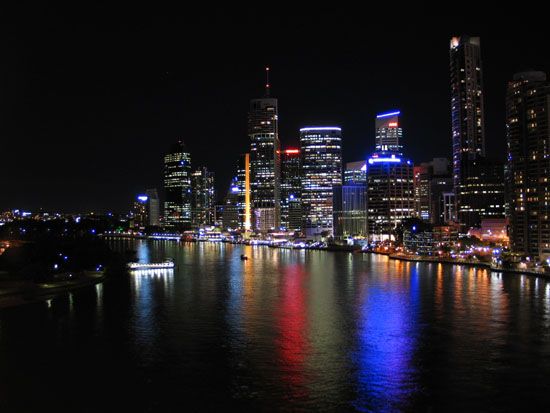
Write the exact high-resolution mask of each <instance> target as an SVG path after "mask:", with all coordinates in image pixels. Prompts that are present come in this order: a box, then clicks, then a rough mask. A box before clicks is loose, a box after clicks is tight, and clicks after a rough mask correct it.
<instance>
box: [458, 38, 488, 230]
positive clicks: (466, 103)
mask: <svg viewBox="0 0 550 413" xmlns="http://www.w3.org/2000/svg"><path fill="white" fill-rule="evenodd" d="M449 56H450V73H451V128H452V131H451V132H452V143H453V183H454V188H455V189H454V190H455V194H456V203H457V214H458V217H457V218H458V221H459V222H461V223H463V224H464V225H466V226H468V227H469V226H472V225H476V224H478V223H479V219H480V217H479V215H478V214H476V212H475V211H473V210H474V209H477V208H475V207H472V205H474V204H475V202H476V200H475V197H476V194H475V193H474V192H472V191H471V190H470V189H469V188H467V182H468V181H469V183H470V184H471V183H472V179H474V180H475V179H476V178H475V176H474V175H475V174H478V175H479V163H476V161H477V160H478V159H480V158H483V157H485V121H484V112H483V79H482V67H481V48H480V40H479V37H470V36H460V37H453V38H452V39H451V44H450V52H449Z"/></svg>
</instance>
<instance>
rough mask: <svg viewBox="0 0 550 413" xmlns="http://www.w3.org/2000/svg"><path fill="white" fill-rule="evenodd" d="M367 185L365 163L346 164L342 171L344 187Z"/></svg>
mask: <svg viewBox="0 0 550 413" xmlns="http://www.w3.org/2000/svg"><path fill="white" fill-rule="evenodd" d="M366 183H367V161H356V162H348V163H346V167H345V169H344V185H357V184H362V185H366Z"/></svg>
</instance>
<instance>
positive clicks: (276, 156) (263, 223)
mask: <svg viewBox="0 0 550 413" xmlns="http://www.w3.org/2000/svg"><path fill="white" fill-rule="evenodd" d="M266 73H269V68H266ZM269 92H270V85H269V81H268V82H267V84H266V94H265V95H266V96H265V97H264V98H262V99H252V100H251V101H250V110H249V112H248V136H249V139H250V178H251V180H250V189H251V201H252V208H253V212H254V216H255V222H254V224H255V229H256V230H258V231H261V232H267V231H269V230H273V229H278V228H279V226H280V175H281V158H280V149H281V148H280V142H279V128H278V123H279V120H278V112H277V99H274V98H271V97H269Z"/></svg>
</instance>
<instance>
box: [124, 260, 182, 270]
mask: <svg viewBox="0 0 550 413" xmlns="http://www.w3.org/2000/svg"><path fill="white" fill-rule="evenodd" d="M174 267H175V264H174V261H172V260H171V259H167V260H166V261H163V262H129V263H128V268H129V269H130V270H147V269H150V270H156V269H159V268H174Z"/></svg>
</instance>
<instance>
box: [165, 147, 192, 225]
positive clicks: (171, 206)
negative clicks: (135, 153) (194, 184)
mask: <svg viewBox="0 0 550 413" xmlns="http://www.w3.org/2000/svg"><path fill="white" fill-rule="evenodd" d="M164 196H165V200H164V222H165V224H166V225H167V226H171V227H186V226H189V225H191V155H190V153H189V152H188V151H187V149H186V148H185V145H184V143H183V141H178V142H177V143H175V144H173V145H172V146H171V147H170V150H169V152H168V153H167V154H166V155H165V156H164Z"/></svg>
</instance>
